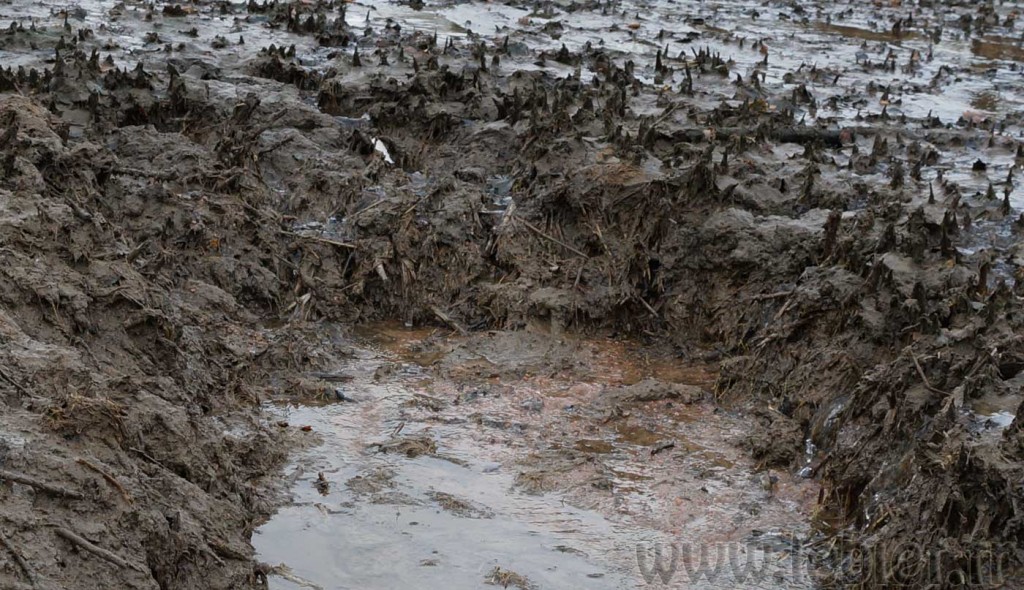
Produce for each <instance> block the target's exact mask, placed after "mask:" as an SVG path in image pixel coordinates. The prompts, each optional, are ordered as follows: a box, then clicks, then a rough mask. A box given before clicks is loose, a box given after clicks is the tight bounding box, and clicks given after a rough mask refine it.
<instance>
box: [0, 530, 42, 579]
mask: <svg viewBox="0 0 1024 590" xmlns="http://www.w3.org/2000/svg"><path fill="white" fill-rule="evenodd" d="M0 545H2V546H3V548H4V549H6V550H7V551H9V552H10V554H11V555H13V556H14V561H15V563H17V564H18V567H20V568H21V571H23V572H25V577H26V578H28V582H29V584H30V585H31V586H32V587H33V588H35V587H36V574H35V572H34V571H32V568H31V567H30V566H29V565H28V562H27V561H25V558H24V557H22V555H21V553H19V552H18V550H17V549H15V548H14V545H13V544H12V543H11V540H10V539H8V538H7V535H5V534H3V532H0Z"/></svg>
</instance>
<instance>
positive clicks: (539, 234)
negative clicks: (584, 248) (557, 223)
mask: <svg viewBox="0 0 1024 590" xmlns="http://www.w3.org/2000/svg"><path fill="white" fill-rule="evenodd" d="M518 219H519V221H522V222H523V225H525V226H526V227H528V228H530V229H531V230H532V231H533V232H534V233H536V234H537V235H538V236H540V237H542V238H544V239H546V240H550V241H552V242H554V243H556V244H558V245H559V246H561V247H563V248H565V249H566V250H568V251H570V252H572V253H573V254H577V255H579V256H582V257H583V258H590V257H589V256H587V255H586V254H584V253H583V252H581V251H580V250H577V249H576V248H573V247H572V246H570V245H569V244H566V243H565V242H563V241H562V240H559V239H558V238H553V237H551V236H549V235H548V234H546V233H544V232H543V231H541V229H540V228H539V227H537V226H535V225H533V224H532V223H530V222H529V221H527V220H525V219H523V218H522V217H520V218H518Z"/></svg>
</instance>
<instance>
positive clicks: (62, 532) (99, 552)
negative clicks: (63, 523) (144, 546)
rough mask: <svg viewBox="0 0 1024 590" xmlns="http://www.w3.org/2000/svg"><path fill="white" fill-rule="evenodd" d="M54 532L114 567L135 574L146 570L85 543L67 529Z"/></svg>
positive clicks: (87, 542)
mask: <svg viewBox="0 0 1024 590" xmlns="http://www.w3.org/2000/svg"><path fill="white" fill-rule="evenodd" d="M55 532H56V533H57V536H58V537H61V538H62V539H64V540H66V541H68V542H69V543H71V544H72V545H76V546H77V547H79V548H81V549H84V550H85V551H88V552H89V553H92V554H93V555H95V556H97V557H101V558H103V559H105V560H107V561H109V562H110V563H112V564H114V565H116V566H119V567H124V568H128V569H133V570H135V571H137V572H143V573H146V572H147V570H146V568H144V567H142V566H141V565H137V564H134V563H131V562H130V561H128V560H126V559H124V558H122V557H119V556H118V555H116V554H115V553H113V552H111V551H107V550H106V549H104V548H102V547H98V546H96V545H93V544H92V543H90V542H89V541H86V540H85V539H83V538H82V537H79V536H78V535H76V534H75V533H73V532H71V531H69V530H68V529H63V528H58V529H55Z"/></svg>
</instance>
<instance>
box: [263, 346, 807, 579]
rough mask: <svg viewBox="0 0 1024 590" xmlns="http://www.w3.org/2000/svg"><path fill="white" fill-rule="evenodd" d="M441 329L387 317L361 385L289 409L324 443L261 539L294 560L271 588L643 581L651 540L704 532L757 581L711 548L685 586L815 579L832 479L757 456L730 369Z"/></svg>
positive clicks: (298, 469) (691, 537) (360, 366)
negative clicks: (430, 330)
mask: <svg viewBox="0 0 1024 590" xmlns="http://www.w3.org/2000/svg"><path fill="white" fill-rule="evenodd" d="M425 334H426V333H425V332H424V331H407V330H404V329H402V328H400V327H397V326H376V327H374V329H373V330H371V331H369V333H368V334H367V335H366V336H365V338H366V339H365V340H364V341H363V342H362V345H363V346H366V347H367V348H362V349H360V350H359V353H358V354H357V358H356V360H354V361H352V362H350V363H347V364H346V366H345V369H344V371H345V374H346V375H348V376H349V377H351V380H350V381H347V382H346V383H345V384H344V385H341V386H339V387H338V391H339V392H340V393H338V394H336V396H335V397H336V398H343V399H344V401H334V402H330V403H328V404H327V405H323V404H317V405H313V406H308V405H293V404H292V405H287V406H284V407H280V406H279V407H275V409H274V410H273V412H274V413H276V414H278V415H280V416H281V419H283V420H287V421H288V422H289V423H293V424H303V425H309V426H312V428H313V431H314V432H317V433H319V434H320V436H321V437H322V438H323V440H324V441H325V442H324V444H323V445H320V446H316V447H314V448H312V449H310V450H308V451H305V452H303V453H301V454H300V456H299V459H298V460H297V461H296V462H295V464H294V465H291V466H290V467H289V468H288V469H287V471H288V472H290V473H291V474H292V476H293V479H294V480H295V484H294V487H293V488H292V490H291V493H292V497H293V503H292V504H291V505H290V506H289V507H287V508H284V509H282V510H281V511H280V512H279V513H278V514H276V515H275V516H274V517H273V518H272V519H271V520H270V522H268V523H267V524H265V525H264V526H262V527H261V528H259V529H258V530H257V531H256V535H255V536H254V543H255V546H256V549H257V555H258V557H259V558H260V559H262V560H265V561H267V562H268V563H272V564H278V563H279V562H280V563H282V564H285V565H286V566H287V568H288V569H287V570H283V568H282V570H283V571H285V575H284V576H277V577H272V579H271V587H279V588H294V587H303V585H304V584H305V585H306V586H308V587H314V586H315V587H321V588H336V587H340V588H357V587H392V586H395V585H420V586H429V587H438V586H442V585H444V586H449V587H453V588H479V587H480V586H481V583H483V582H485V581H487V580H488V579H490V577H492V574H493V572H495V571H496V569H495V568H497V570H500V571H504V572H512V573H514V574H515V575H517V576H521V577H522V578H523V579H524V580H528V583H527V585H528V586H529V587H543V588H573V587H587V588H640V587H645V586H647V585H648V581H647V580H645V578H644V575H643V570H641V569H640V565H638V557H637V554H638V551H639V552H641V554H642V555H643V556H645V557H646V558H647V559H651V560H653V555H654V551H655V548H656V547H659V546H660V547H663V548H664V551H665V553H666V557H667V556H668V554H669V549H668V548H669V547H670V546H671V544H677V545H680V546H682V545H687V546H692V547H694V548H696V547H698V544H700V543H705V544H707V545H708V546H712V545H713V544H717V545H718V546H720V547H727V546H728V547H732V548H733V549H735V550H736V551H737V553H736V555H735V556H734V559H736V562H737V563H738V564H742V565H743V566H744V567H746V568H749V571H750V572H751V573H748V575H747V578H748V579H746V580H744V579H743V578H742V575H743V573H744V571H745V570H744V569H743V568H739V569H738V571H735V572H732V571H725V569H724V568H723V571H722V572H721V573H719V574H714V573H712V572H704V571H702V569H701V568H702V567H705V566H706V568H707V569H708V570H710V569H711V567H712V565H713V561H712V559H707V563H705V564H704V565H703V566H702V565H701V563H700V562H699V557H698V556H699V554H698V553H697V552H696V551H695V552H694V554H693V555H692V556H689V555H688V556H687V559H692V564H690V567H691V569H690V570H686V569H684V566H683V565H682V564H681V563H680V564H679V566H678V570H679V571H678V572H671V575H670V577H669V578H667V579H668V581H669V582H670V583H673V584H676V585H679V584H683V585H687V586H688V587H694V588H734V587H737V584H739V585H744V583H745V585H746V587H750V588H757V587H774V588H810V587H812V586H811V583H812V581H813V577H814V575H815V573H814V570H813V568H812V566H811V564H810V562H809V561H808V557H809V555H807V554H806V553H799V544H800V543H801V540H802V539H804V538H806V536H807V533H808V531H809V527H808V522H809V520H810V516H811V514H812V513H813V510H814V506H815V503H816V501H817V494H818V489H819V488H818V485H817V484H816V483H814V482H812V481H810V480H808V479H803V478H800V477H798V476H793V475H788V474H785V473H781V472H779V473H774V472H771V471H765V470H763V469H761V468H759V467H758V466H757V465H756V464H755V462H754V461H753V460H752V459H751V458H750V456H749V454H748V453H747V452H746V451H745V450H744V449H742V448H741V445H742V440H743V437H742V433H743V429H744V426H745V420H744V419H743V417H742V415H741V414H740V413H738V412H730V411H727V410H724V409H722V408H721V407H719V406H716V405H715V404H714V403H713V400H712V399H711V397H710V391H709V390H708V389H707V387H709V386H711V385H713V383H714V376H715V375H714V371H713V367H709V366H706V365H703V364H702V365H699V366H686V365H683V364H682V363H680V362H679V360H678V359H675V358H667V359H659V361H660V362H654V363H652V362H650V358H649V357H648V358H644V357H641V356H640V355H638V354H636V352H635V351H634V350H633V349H632V348H631V347H630V346H629V343H621V342H613V341H601V340H582V341H581V340H575V339H574V340H569V341H560V340H558V339H552V338H551V337H550V335H549V334H546V333H540V334H535V333H530V332H528V333H523V332H515V333H509V332H497V333H488V334H485V335H479V336H474V337H470V338H458V337H456V338H438V337H437V336H433V337H431V336H430V335H426V336H425ZM424 354H426V355H428V358H432V359H433V360H431V361H430V362H429V363H424ZM559 359H562V360H563V361H568V362H569V363H570V364H571V366H568V367H564V368H561V369H558V370H555V371H552V367H553V366H558V365H560V364H561V363H559ZM481 361H482V362H481ZM654 375H658V376H657V377H655V376H654ZM765 478H772V479H771V480H768V481H770V482H771V484H770V485H769V486H767V487H766V486H765V481H766V479H765ZM339 531H345V533H344V534H339ZM711 555H712V556H713V555H714V554H711ZM338 556H342V557H341V558H339V557H338ZM641 563H642V562H641ZM748 563H749V565H748ZM652 565H653V563H652V564H650V565H647V567H648V568H650V567H652ZM666 567H667V563H666ZM753 572H756V573H757V575H758V577H756V578H755V575H754V574H753ZM659 580H660V579H659V578H658V577H654V579H653V583H658V582H659Z"/></svg>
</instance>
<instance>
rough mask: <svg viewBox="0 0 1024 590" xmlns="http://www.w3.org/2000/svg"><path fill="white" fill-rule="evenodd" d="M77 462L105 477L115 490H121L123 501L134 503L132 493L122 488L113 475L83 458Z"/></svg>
mask: <svg viewBox="0 0 1024 590" xmlns="http://www.w3.org/2000/svg"><path fill="white" fill-rule="evenodd" d="M78 464H79V465H81V466H82V467H85V468H87V469H90V470H91V471H94V472H96V473H98V474H100V476H102V477H103V479H105V480H106V481H107V483H109V484H110V485H112V486H114V488H115V489H117V491H119V492H121V497H123V498H124V501H125V502H127V503H129V504H134V503H135V500H134V499H133V498H132V495H131V494H129V493H128V490H126V489H124V486H123V485H121V482H119V481H117V480H116V479H114V476H113V475H110V474H109V473H107V472H106V471H104V470H102V469H100V468H99V467H97V466H96V465H93V464H92V463H90V462H89V461H87V460H85V459H81V458H79V459H78Z"/></svg>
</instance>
